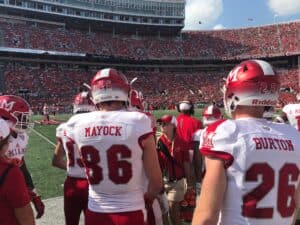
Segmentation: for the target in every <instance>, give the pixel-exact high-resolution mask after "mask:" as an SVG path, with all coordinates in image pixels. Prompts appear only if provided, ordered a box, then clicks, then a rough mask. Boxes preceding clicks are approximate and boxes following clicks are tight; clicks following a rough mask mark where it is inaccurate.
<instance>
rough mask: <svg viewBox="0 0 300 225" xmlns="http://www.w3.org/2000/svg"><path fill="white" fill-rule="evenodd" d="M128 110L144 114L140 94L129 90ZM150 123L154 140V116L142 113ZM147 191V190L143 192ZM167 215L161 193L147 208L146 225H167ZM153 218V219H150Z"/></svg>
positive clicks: (166, 204) (164, 198)
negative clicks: (147, 117)
mask: <svg viewBox="0 0 300 225" xmlns="http://www.w3.org/2000/svg"><path fill="white" fill-rule="evenodd" d="M129 96H130V108H131V110H133V111H141V112H144V106H143V102H144V98H143V95H142V93H141V92H139V91H137V90H135V89H131V90H130V95H129ZM144 113H145V114H146V115H147V116H149V118H150V119H151V121H152V129H153V134H154V138H155V140H156V131H157V127H156V122H155V118H154V116H153V115H152V114H151V113H149V112H144ZM146 184H148V180H147V181H146ZM145 188H147V185H145ZM145 191H147V190H145ZM168 213H169V205H168V199H167V196H166V194H165V192H164V193H161V194H160V195H158V196H157V199H155V200H154V201H153V204H152V207H151V208H147V219H148V224H147V225H163V224H164V225H168V224H169V221H168ZM153 216H154V218H152V217H153Z"/></svg>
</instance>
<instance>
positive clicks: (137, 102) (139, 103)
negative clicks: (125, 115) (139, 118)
mask: <svg viewBox="0 0 300 225" xmlns="http://www.w3.org/2000/svg"><path fill="white" fill-rule="evenodd" d="M143 101H144V98H143V95H142V93H141V92H138V91H137V90H134V89H131V90H130V105H131V107H136V108H137V109H139V110H141V111H144V106H143Z"/></svg>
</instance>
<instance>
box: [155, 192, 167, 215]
mask: <svg viewBox="0 0 300 225" xmlns="http://www.w3.org/2000/svg"><path fill="white" fill-rule="evenodd" d="M157 200H158V203H159V205H160V208H161V212H162V214H167V213H168V212H169V202H168V198H167V195H166V193H162V194H159V195H158V196H157Z"/></svg>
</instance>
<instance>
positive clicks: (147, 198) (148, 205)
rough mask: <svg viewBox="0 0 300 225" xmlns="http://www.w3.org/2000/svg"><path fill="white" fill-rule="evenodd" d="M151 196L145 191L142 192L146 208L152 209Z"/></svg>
mask: <svg viewBox="0 0 300 225" xmlns="http://www.w3.org/2000/svg"><path fill="white" fill-rule="evenodd" d="M153 200H154V199H153V198H151V197H150V196H149V195H148V194H147V193H145V194H144V201H145V207H146V209H150V208H151V209H152V204H153Z"/></svg>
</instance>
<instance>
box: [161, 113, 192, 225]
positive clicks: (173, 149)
mask: <svg viewBox="0 0 300 225" xmlns="http://www.w3.org/2000/svg"><path fill="white" fill-rule="evenodd" d="M157 122H158V123H159V124H160V126H161V132H162V135H161V136H160V137H159V139H158V141H157V150H158V154H159V161H160V165H161V168H162V171H163V174H164V181H165V191H166V193H167V198H168V201H169V206H170V218H171V221H172V224H173V225H180V224H181V220H180V202H181V201H182V200H183V199H184V194H185V192H186V183H185V180H184V178H186V179H187V184H188V188H191V187H192V184H191V181H190V180H191V179H190V160H189V154H188V151H187V150H188V149H187V146H186V145H185V143H184V141H183V140H182V139H181V138H179V137H178V135H177V133H176V124H177V122H176V118H175V117H174V116H172V115H164V116H163V117H161V118H160V119H158V120H157Z"/></svg>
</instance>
